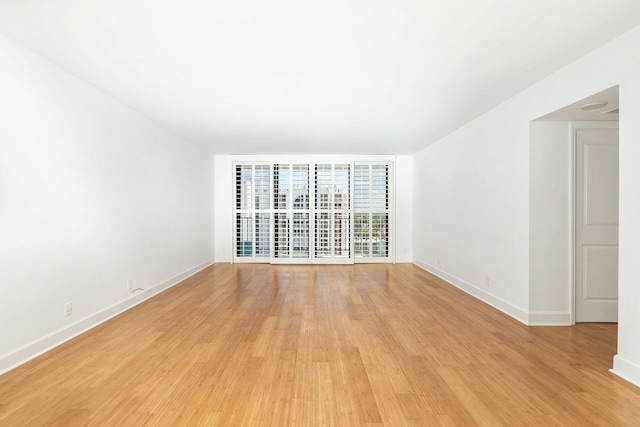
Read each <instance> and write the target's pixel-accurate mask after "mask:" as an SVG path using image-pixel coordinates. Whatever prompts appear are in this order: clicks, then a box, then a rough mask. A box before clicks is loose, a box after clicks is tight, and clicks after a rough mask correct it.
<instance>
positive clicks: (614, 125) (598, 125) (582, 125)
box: [569, 121, 620, 325]
mask: <svg viewBox="0 0 640 427" xmlns="http://www.w3.org/2000/svg"><path fill="white" fill-rule="evenodd" d="M619 128H620V123H619V122H614V121H601V122H600V121H598V122H594V121H589V122H578V121H576V122H571V167H570V174H569V177H570V186H571V208H570V221H571V227H570V238H571V245H570V247H571V256H570V259H571V266H570V272H569V276H570V278H571V285H570V290H569V292H570V294H569V301H570V302H571V304H570V309H571V313H570V315H571V317H570V319H571V320H570V321H571V325H575V324H576V267H577V265H576V253H577V247H576V235H577V231H576V227H577V221H576V215H577V209H578V208H577V206H576V201H577V197H576V186H577V184H578V183H577V179H576V172H577V170H578V169H577V168H578V165H577V162H578V147H577V144H578V138H577V135H578V130H581V129H619ZM618 173H620V171H619V170H618ZM619 204H620V202H618V205H619ZM618 268H619V267H618Z"/></svg>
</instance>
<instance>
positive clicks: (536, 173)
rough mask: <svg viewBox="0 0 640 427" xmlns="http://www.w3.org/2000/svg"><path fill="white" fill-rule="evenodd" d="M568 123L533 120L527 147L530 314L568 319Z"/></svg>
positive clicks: (549, 320) (540, 319)
mask: <svg viewBox="0 0 640 427" xmlns="http://www.w3.org/2000/svg"><path fill="white" fill-rule="evenodd" d="M571 144H572V141H571V123H570V122H532V123H531V126H530V145H529V155H530V158H529V207H530V209H529V312H530V313H531V315H532V316H533V317H537V318H538V320H537V321H534V323H547V324H549V323H556V324H557V323H564V324H570V323H571V316H570V314H571V312H570V310H571V308H570V304H571V300H570V289H571V262H572V261H571V239H572V233H571V224H572V222H571V215H572V214H573V211H572V209H571V203H572V198H571V185H572V179H571V178H572V177H571V173H572V167H571V165H572V149H571Z"/></svg>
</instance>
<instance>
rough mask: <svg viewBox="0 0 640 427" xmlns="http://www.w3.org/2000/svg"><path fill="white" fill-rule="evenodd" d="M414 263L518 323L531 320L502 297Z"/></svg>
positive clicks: (420, 263) (425, 264) (419, 262)
mask: <svg viewBox="0 0 640 427" xmlns="http://www.w3.org/2000/svg"><path fill="white" fill-rule="evenodd" d="M413 263H414V264H415V265H417V266H418V267H420V268H422V269H423V270H425V271H427V272H429V273H431V274H433V275H435V276H437V277H439V278H441V279H442V280H444V281H446V282H447V283H449V284H451V285H453V286H455V287H456V288H458V289H460V290H461V291H464V292H466V293H468V294H469V295H471V296H473V297H475V298H477V299H479V300H480V301H482V302H484V303H486V304H489V305H490V306H492V307H493V308H495V309H498V310H500V311H501V312H503V313H504V314H506V315H508V316H511V317H513V318H514V319H516V320H517V321H519V322H521V323H523V324H525V325H527V324H528V323H527V322H528V320H529V313H527V312H526V311H525V310H523V309H521V308H519V307H516V306H514V305H513V304H511V303H509V302H507V301H505V300H503V299H502V298H500V297H497V296H495V295H492V294H490V293H489V292H486V291H485V290H483V289H480V288H478V287H476V286H474V285H472V284H471V283H469V282H466V281H464V280H462V279H460V278H459V277H456V276H453V275H451V274H449V273H446V272H444V271H442V270H440V269H438V268H436V267H434V266H432V265H430V264H428V263H426V262H424V261H416V260H414V261H413Z"/></svg>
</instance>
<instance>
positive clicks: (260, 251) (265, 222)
mask: <svg viewBox="0 0 640 427" xmlns="http://www.w3.org/2000/svg"><path fill="white" fill-rule="evenodd" d="M269 219H270V217H269V214H256V234H255V236H256V239H255V240H256V256H257V257H268V256H270V255H271V244H270V243H271V242H270V241H269V238H270V235H269V231H270V230H269V228H270V225H271V224H270V221H269Z"/></svg>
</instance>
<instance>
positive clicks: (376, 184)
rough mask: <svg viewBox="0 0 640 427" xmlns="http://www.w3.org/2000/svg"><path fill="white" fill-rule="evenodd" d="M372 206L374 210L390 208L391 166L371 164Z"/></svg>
mask: <svg viewBox="0 0 640 427" xmlns="http://www.w3.org/2000/svg"><path fill="white" fill-rule="evenodd" d="M371 207H372V208H373V209H374V210H381V209H382V210H386V209H388V208H389V168H388V166H387V165H372V166H371Z"/></svg>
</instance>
